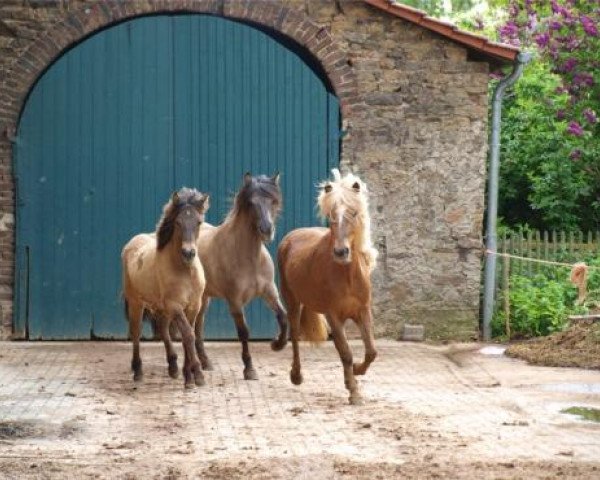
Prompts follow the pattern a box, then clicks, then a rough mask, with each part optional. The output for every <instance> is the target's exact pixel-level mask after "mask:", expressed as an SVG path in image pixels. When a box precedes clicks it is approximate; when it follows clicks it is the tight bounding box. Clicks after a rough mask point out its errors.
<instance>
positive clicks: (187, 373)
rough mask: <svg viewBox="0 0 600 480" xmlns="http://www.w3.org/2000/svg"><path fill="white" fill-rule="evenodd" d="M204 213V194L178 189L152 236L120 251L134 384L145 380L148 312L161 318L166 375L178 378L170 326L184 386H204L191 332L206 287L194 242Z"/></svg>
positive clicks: (141, 237) (138, 238)
mask: <svg viewBox="0 0 600 480" xmlns="http://www.w3.org/2000/svg"><path fill="white" fill-rule="evenodd" d="M207 209H208V195H205V194H203V193H200V192H198V191H197V190H194V189H189V188H182V189H181V190H179V192H175V193H173V196H172V197H171V199H170V200H169V202H168V203H167V204H166V205H165V206H164V208H163V214H162V217H161V219H160V221H159V222H158V225H157V227H156V234H146V233H142V234H139V235H136V236H135V237H133V238H132V239H131V240H130V241H129V242H128V243H127V244H126V245H125V247H124V248H123V252H122V253H121V260H122V264H123V296H124V298H125V312H126V314H127V318H128V320H129V333H130V336H131V339H132V341H133V359H132V360H131V368H132V370H133V379H134V380H141V378H142V375H143V374H142V360H141V359H140V334H141V330H142V318H143V315H144V310H146V311H148V313H149V314H150V315H151V316H152V317H155V318H160V319H161V321H160V322H159V323H158V324H159V325H160V328H161V331H162V334H163V339H164V340H165V347H166V349H167V361H168V362H169V375H171V377H173V378H175V377H176V376H177V354H176V353H175V350H174V348H173V344H172V343H171V339H170V337H169V335H168V330H169V324H170V323H171V321H174V322H175V324H176V325H177V327H178V328H179V331H180V332H181V342H182V344H183V350H184V353H185V361H184V365H183V376H184V382H185V386H186V388H191V387H193V386H194V383H195V384H196V385H204V376H203V374H202V370H201V369H200V361H199V360H198V356H197V355H196V350H195V348H194V332H193V330H192V328H193V325H194V322H195V320H196V315H197V314H198V312H199V311H200V302H201V299H202V295H203V293H204V286H205V283H206V282H205V279H204V270H203V269H202V265H201V263H200V260H199V258H198V255H197V254H196V243H197V240H198V233H199V231H200V224H201V223H202V222H203V221H204V214H205V212H206V210H207ZM165 332H166V333H165Z"/></svg>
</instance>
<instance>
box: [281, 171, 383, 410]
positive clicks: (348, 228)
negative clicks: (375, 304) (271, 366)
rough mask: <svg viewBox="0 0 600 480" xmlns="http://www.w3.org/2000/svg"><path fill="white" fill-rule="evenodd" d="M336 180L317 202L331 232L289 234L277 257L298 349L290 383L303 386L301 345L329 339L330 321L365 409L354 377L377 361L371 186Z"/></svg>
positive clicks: (354, 399) (354, 395)
mask: <svg viewBox="0 0 600 480" xmlns="http://www.w3.org/2000/svg"><path fill="white" fill-rule="evenodd" d="M332 173H333V180H332V181H326V182H324V183H322V184H321V185H320V192H319V196H318V199H317V203H318V206H319V212H320V215H321V217H322V218H324V219H326V220H327V221H328V223H329V227H328V228H323V227H311V228H299V229H296V230H293V231H291V232H290V233H288V234H287V235H286V236H285V237H284V238H283V240H282V241H281V244H280V245H279V249H278V252H277V259H278V264H279V275H280V284H281V295H282V297H283V300H284V302H285V305H286V307H287V310H288V319H289V322H290V327H291V339H292V347H293V362H292V369H291V373H290V378H291V381H292V383H293V384H295V385H299V384H301V383H302V373H301V366H300V352H299V346H298V341H299V340H300V336H301V334H302V338H303V339H304V340H309V341H313V342H317V341H323V340H325V339H326V338H327V328H326V325H325V323H324V318H323V316H324V317H325V319H326V320H327V324H328V325H329V329H330V330H331V335H332V337H333V341H334V344H335V348H336V349H337V351H338V353H339V355H340V359H341V361H342V365H343V367H344V381H345V384H346V388H347V389H348V390H349V392H350V398H349V400H350V403H351V404H352V405H359V404H362V397H361V394H360V391H359V388H358V384H357V382H356V379H355V377H354V376H355V375H364V374H365V373H366V371H367V369H368V368H369V365H370V364H371V362H373V360H374V359H375V357H376V355H377V352H376V350H375V345H374V338H373V318H372V313H371V272H372V271H373V269H374V268H375V264H376V258H377V251H376V250H375V249H374V248H373V247H372V245H371V231H370V230H371V228H370V217H369V209H368V199H367V189H366V185H365V184H364V183H363V182H362V181H361V180H360V179H359V178H358V177H356V176H355V175H353V174H351V173H349V174H347V175H345V176H344V177H342V176H341V175H340V173H339V171H338V170H337V169H334V170H332ZM349 318H351V319H352V320H353V321H354V322H355V323H356V325H357V326H358V328H359V330H360V333H361V336H362V340H363V342H364V346H365V358H364V361H363V362H362V363H355V364H353V361H352V351H351V350H350V347H349V345H348V341H347V339H346V334H345V332H344V322H345V321H346V320H347V319H349Z"/></svg>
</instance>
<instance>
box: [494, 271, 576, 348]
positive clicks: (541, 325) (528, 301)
mask: <svg viewBox="0 0 600 480" xmlns="http://www.w3.org/2000/svg"><path fill="white" fill-rule="evenodd" d="M561 270H562V271H563V272H565V269H561ZM509 299H510V327H511V338H530V337H536V336H540V335H548V334H549V333H552V332H556V331H560V330H563V329H564V328H565V327H566V325H567V322H568V316H569V315H574V314H577V313H584V312H585V311H586V309H585V307H584V306H576V305H575V300H576V299H577V289H576V288H575V287H574V286H573V285H572V284H571V283H570V281H569V280H568V275H566V274H565V275H564V280H563V279H561V280H555V279H551V278H548V277H547V276H545V275H542V274H538V275H535V276H533V277H527V276H524V275H512V276H511V277H510V292H509ZM505 323H506V319H505V315H504V312H503V311H501V310H499V311H497V312H496V315H495V316H494V319H493V320H492V334H493V335H494V336H495V337H504V336H506V331H505Z"/></svg>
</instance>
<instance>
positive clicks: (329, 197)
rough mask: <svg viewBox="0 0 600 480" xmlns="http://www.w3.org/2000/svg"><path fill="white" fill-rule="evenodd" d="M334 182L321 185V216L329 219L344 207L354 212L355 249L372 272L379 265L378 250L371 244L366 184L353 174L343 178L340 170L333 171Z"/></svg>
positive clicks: (318, 200) (328, 181)
mask: <svg viewBox="0 0 600 480" xmlns="http://www.w3.org/2000/svg"><path fill="white" fill-rule="evenodd" d="M331 172H332V174H333V180H326V181H325V182H322V183H321V185H320V187H321V188H320V193H319V196H318V198H317V204H318V205H319V214H320V215H321V217H322V218H329V217H330V215H331V213H332V210H333V209H334V207H336V206H344V207H345V208H346V211H347V212H349V213H350V212H352V216H353V218H354V219H355V220H356V222H357V226H358V228H359V232H358V235H357V244H356V246H355V248H356V249H357V250H358V251H359V252H361V253H362V254H363V255H364V256H365V258H366V260H367V265H368V266H369V269H370V270H373V269H374V268H375V265H376V264H377V250H376V249H375V248H374V247H373V244H372V243H371V217H370V216H369V199H368V192H367V186H366V184H365V183H364V182H363V181H362V180H361V179H360V178H358V177H357V176H356V175H354V174H352V173H348V174H346V175H344V176H343V177H342V176H341V174H340V172H339V170H338V169H337V168H334V169H333V170H332V171H331ZM354 214H356V215H355V216H354Z"/></svg>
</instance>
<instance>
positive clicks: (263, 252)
mask: <svg viewBox="0 0 600 480" xmlns="http://www.w3.org/2000/svg"><path fill="white" fill-rule="evenodd" d="M280 209H281V190H280V188H279V174H278V173H277V174H275V175H274V176H273V177H267V176H265V175H260V176H257V177H253V176H252V175H250V173H246V174H245V175H244V180H243V185H242V187H241V189H240V191H239V192H238V193H237V195H236V197H235V199H234V202H233V207H232V209H231V211H230V212H229V214H228V215H227V217H226V218H225V221H224V222H223V223H222V224H221V225H219V226H218V227H214V226H212V225H209V224H207V223H205V224H204V225H202V228H201V229H200V236H199V238H198V242H197V244H198V254H199V255H200V260H201V261H202V265H203V267H204V274H205V275H206V289H205V290H204V298H203V300H202V308H201V310H200V313H199V315H198V319H197V321H196V348H197V352H198V356H199V357H200V361H201V362H202V366H203V368H204V369H206V370H210V369H212V365H211V363H210V360H209V359H208V356H207V355H206V351H205V350H204V314H205V312H206V309H207V308H208V305H209V301H210V298H222V299H224V300H225V301H226V302H227V303H228V305H229V312H230V313H231V316H232V317H233V319H234V321H235V326H236V328H237V334H238V338H239V340H240V342H241V343H242V361H243V362H244V379H246V380H255V379H256V378H257V375H256V371H255V370H254V367H253V366H252V357H251V356H250V352H249V350H248V337H249V331H248V326H247V325H246V320H245V318H244V306H245V305H246V304H247V303H248V302H249V301H250V300H252V299H253V298H255V297H261V298H262V299H263V300H264V301H265V302H266V303H267V304H268V305H269V307H270V308H271V309H272V310H273V311H274V312H275V314H276V316H277V322H278V323H279V335H278V337H277V338H276V339H275V340H273V341H272V342H271V347H272V348H273V350H281V349H282V348H283V347H285V344H286V343H287V335H288V332H287V330H288V329H287V315H286V312H285V309H284V308H283V306H282V304H281V301H280V299H279V292H278V291H277V287H276V286H275V280H274V273H275V268H274V266H273V260H272V259H271V256H270V255H269V252H268V250H267V248H266V247H265V245H264V244H265V243H267V242H270V241H271V240H273V236H274V235H275V219H276V218H277V215H278V213H279V210H280Z"/></svg>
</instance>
